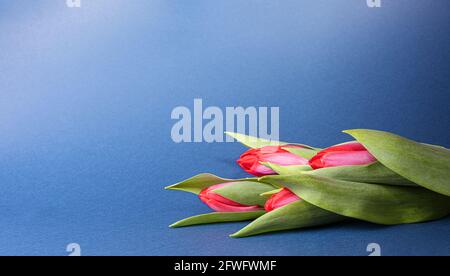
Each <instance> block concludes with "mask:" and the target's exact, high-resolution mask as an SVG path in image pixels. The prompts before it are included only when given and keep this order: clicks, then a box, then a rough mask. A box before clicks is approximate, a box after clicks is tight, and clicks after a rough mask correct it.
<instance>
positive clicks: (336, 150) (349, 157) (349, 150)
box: [309, 142, 377, 169]
mask: <svg viewBox="0 0 450 276" xmlns="http://www.w3.org/2000/svg"><path fill="white" fill-rule="evenodd" d="M375 161H377V159H376V158H375V157H374V156H373V155H372V154H371V153H370V152H369V151H367V149H366V148H365V147H364V146H363V145H362V144H361V143H358V142H349V143H345V144H341V145H336V146H332V147H329V148H327V149H324V150H322V151H320V152H319V153H317V154H316V156H314V157H313V158H311V160H309V165H310V166H311V167H312V168H313V169H321V168H327V167H337V166H352V165H367V164H370V163H373V162H375Z"/></svg>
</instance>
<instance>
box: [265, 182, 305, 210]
mask: <svg viewBox="0 0 450 276" xmlns="http://www.w3.org/2000/svg"><path fill="white" fill-rule="evenodd" d="M297 200H300V198H299V197H298V196H297V195H296V194H294V193H293V192H291V191H290V190H289V189H287V188H283V189H282V190H281V191H280V192H278V193H276V194H274V195H272V196H271V197H270V198H269V200H267V202H266V204H265V205H264V209H266V211H267V212H270V211H272V210H275V209H277V208H280V207H283V206H284V205H287V204H289V203H292V202H294V201H297Z"/></svg>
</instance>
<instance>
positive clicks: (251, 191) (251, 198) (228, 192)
mask: <svg viewBox="0 0 450 276" xmlns="http://www.w3.org/2000/svg"><path fill="white" fill-rule="evenodd" d="M273 189H275V187H274V186H272V185H270V184H265V183H261V182H252V181H240V182H235V184H233V185H229V186H225V187H222V188H219V189H216V190H214V192H215V193H216V194H219V195H221V196H223V197H225V198H229V199H231V200H233V201H235V202H238V203H241V204H244V205H250V206H252V205H259V206H264V203H265V202H266V199H265V198H264V197H262V196H261V194H264V193H267V192H270V191H273Z"/></svg>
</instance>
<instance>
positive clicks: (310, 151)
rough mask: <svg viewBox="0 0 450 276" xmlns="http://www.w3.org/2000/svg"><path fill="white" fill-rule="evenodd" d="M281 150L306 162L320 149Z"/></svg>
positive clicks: (290, 148) (286, 148)
mask: <svg viewBox="0 0 450 276" xmlns="http://www.w3.org/2000/svg"><path fill="white" fill-rule="evenodd" d="M282 149H284V150H286V151H289V152H290V153H292V154H295V155H298V156H300V157H303V158H306V159H308V160H309V159H311V158H313V157H314V156H315V155H316V154H317V153H318V152H319V151H320V149H312V148H292V147H282Z"/></svg>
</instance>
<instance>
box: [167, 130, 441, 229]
mask: <svg viewBox="0 0 450 276" xmlns="http://www.w3.org/2000/svg"><path fill="white" fill-rule="evenodd" d="M344 132H345V133H348V134H349V135H351V136H352V137H353V138H354V139H355V140H357V141H358V142H360V143H361V144H363V145H364V146H365V147H366V148H367V149H368V150H369V152H370V153H371V154H372V155H374V156H375V157H376V159H377V160H378V161H377V162H374V163H372V164H368V165H358V166H341V167H331V168H323V169H318V170H312V168H311V167H310V166H308V165H301V166H279V165H276V164H270V163H262V164H263V165H265V166H268V167H270V168H271V169H273V170H274V171H275V172H277V173H278V175H271V176H265V177H262V178H246V179H238V180H231V179H222V178H218V177H216V176H213V175H209V174H202V175H199V176H196V177H194V178H191V179H188V180H186V181H183V182H181V183H178V184H175V185H172V186H169V187H168V189H176V190H184V191H188V192H193V193H199V192H200V191H201V190H202V189H203V188H205V187H208V186H211V185H214V184H218V183H225V182H238V183H239V185H233V186H230V187H234V188H229V189H224V190H222V191H221V189H218V190H216V192H217V193H219V194H221V195H223V196H226V197H227V198H230V199H232V200H235V201H236V202H240V203H242V204H249V205H252V204H258V205H262V204H263V202H264V201H265V198H266V197H267V196H270V195H271V194H274V193H276V192H278V191H279V189H280V188H282V187H286V188H288V189H290V190H291V191H292V192H294V193H295V194H296V195H298V196H299V197H300V198H301V200H299V201H295V202H292V203H290V204H288V205H285V206H283V207H281V208H278V209H275V210H273V211H271V212H267V213H266V212H264V211H256V212H241V213H220V212H215V213H211V214H205V215H200V216H194V217H191V218H187V219H185V220H182V221H179V222H177V223H175V224H173V225H172V226H173V227H179V226H187V225H193V224H201V223H212V222H227V221H242V220H253V219H254V220H253V221H252V222H251V223H250V224H248V225H247V226H246V227H244V228H243V229H241V230H239V231H238V232H236V233H234V234H232V235H231V236H232V237H247V236H251V235H257V234H262V233H267V232H273V231H281V230H288V229H297V228H305V227H311V226H318V225H324V224H330V223H335V222H339V221H343V220H347V219H359V220H364V221H369V222H373V223H377V224H385V225H393V224H403V223H416V222H424V221H429V220H435V219H439V218H442V217H445V216H447V215H448V214H450V150H448V149H446V148H444V147H440V146H435V145H429V144H422V143H418V142H415V141H412V140H409V139H406V138H404V137H401V136H398V135H395V134H392V133H388V132H383V131H375V130H367V129H357V130H348V131H344ZM227 134H228V135H230V136H232V137H234V138H235V139H237V140H238V141H240V142H242V143H243V144H244V145H246V146H248V147H251V148H259V147H263V146H267V145H280V146H283V145H287V144H293V143H286V142H274V141H268V140H264V139H258V138H256V137H249V136H245V135H241V134H236V133H227ZM302 146H303V148H301V149H298V148H285V149H286V150H288V151H290V152H291V153H293V154H297V155H299V156H302V157H304V158H308V159H309V158H311V157H312V156H314V155H315V154H316V153H317V152H318V151H319V150H320V149H319V148H315V147H311V146H307V145H302Z"/></svg>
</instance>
